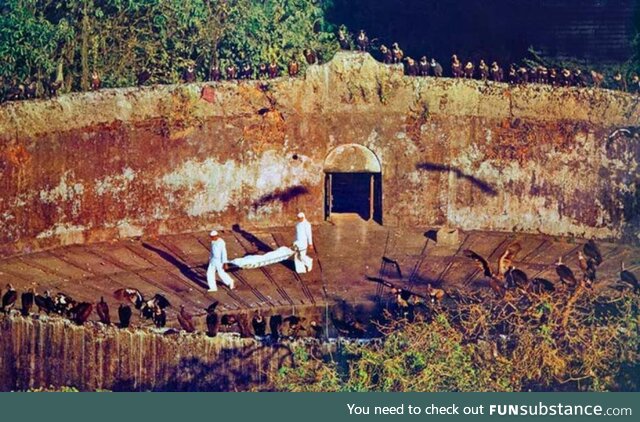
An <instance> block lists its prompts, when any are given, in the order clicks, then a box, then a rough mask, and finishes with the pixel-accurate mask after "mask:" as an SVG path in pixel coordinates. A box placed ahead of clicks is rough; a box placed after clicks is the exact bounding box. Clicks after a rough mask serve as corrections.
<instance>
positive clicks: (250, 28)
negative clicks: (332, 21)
mask: <svg viewBox="0 0 640 422" xmlns="http://www.w3.org/2000/svg"><path fill="white" fill-rule="evenodd" d="M228 24H229V26H230V28H231V30H230V31H227V32H226V33H225V35H224V36H223V37H222V41H221V43H220V47H221V48H220V58H221V61H222V63H223V64H224V63H229V62H233V63H238V62H242V61H245V60H249V61H252V62H254V63H258V62H271V61H275V62H277V63H278V64H279V65H280V66H281V67H285V66H286V64H287V63H288V62H289V60H291V59H296V60H298V61H299V62H304V58H303V57H302V54H301V53H302V51H303V49H305V48H311V49H314V50H316V51H318V53H319V55H320V56H321V57H324V58H328V57H330V56H331V55H333V53H334V52H335V50H336V46H335V36H334V35H333V28H332V27H331V26H329V25H328V24H327V23H326V22H325V20H324V10H323V7H322V6H321V5H320V4H319V2H318V1H317V0H316V1H309V0H279V1H273V0H271V1H270V0H265V1H243V0H236V1H235V2H233V7H232V8H231V9H230V13H229V16H228Z"/></svg>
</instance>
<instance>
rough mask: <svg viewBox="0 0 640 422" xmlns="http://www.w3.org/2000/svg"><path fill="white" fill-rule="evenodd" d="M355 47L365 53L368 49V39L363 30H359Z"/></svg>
mask: <svg viewBox="0 0 640 422" xmlns="http://www.w3.org/2000/svg"><path fill="white" fill-rule="evenodd" d="M356 45H357V47H358V51H363V52H364V51H367V49H368V48H369V37H367V34H366V33H365V32H364V29H361V30H360V33H359V34H358V37H357V38H356Z"/></svg>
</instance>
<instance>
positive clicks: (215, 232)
mask: <svg viewBox="0 0 640 422" xmlns="http://www.w3.org/2000/svg"><path fill="white" fill-rule="evenodd" d="M217 235H218V232H217V231H216V230H211V233H209V236H211V237H214V236H217Z"/></svg>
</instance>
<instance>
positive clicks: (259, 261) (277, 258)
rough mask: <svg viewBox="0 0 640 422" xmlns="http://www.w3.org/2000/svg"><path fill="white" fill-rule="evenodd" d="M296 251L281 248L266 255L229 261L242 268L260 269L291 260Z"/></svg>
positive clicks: (248, 256) (284, 247) (249, 256)
mask: <svg viewBox="0 0 640 422" xmlns="http://www.w3.org/2000/svg"><path fill="white" fill-rule="evenodd" d="M294 253H295V251H294V250H293V249H291V248H288V247H286V246H281V247H279V248H278V249H276V250H275V251H271V252H267V253H266V254H264V255H247V256H244V257H242V258H236V259H234V260H232V261H229V264H232V265H235V266H236V267H240V268H260V267H264V266H266V265H271V264H277V263H278V262H282V261H284V260H287V259H289V258H291V256H292V255H293V254H294Z"/></svg>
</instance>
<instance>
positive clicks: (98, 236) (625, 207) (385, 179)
mask: <svg viewBox="0 0 640 422" xmlns="http://www.w3.org/2000/svg"><path fill="white" fill-rule="evenodd" d="M204 89H206V90H208V92H207V95H205V96H203V95H202V93H203V90H204ZM211 94H212V95H211ZM639 119H640V105H639V98H638V97H637V96H631V95H628V94H624V93H620V92H613V91H607V90H595V89H590V88H552V87H548V86H539V85H528V86H515V87H514V86H508V85H506V84H493V83H483V82H480V81H464V80H453V79H435V78H410V77H406V76H403V74H402V70H401V68H399V67H394V66H385V65H382V64H380V63H378V62H376V61H375V60H373V59H372V58H371V57H370V56H369V55H367V54H357V53H344V52H343V53H338V54H337V55H336V57H335V58H334V59H333V60H332V61H331V62H329V63H328V64H326V65H322V66H311V67H310V68H309V69H308V70H307V72H306V75H304V76H303V77H300V78H296V79H292V78H280V79H277V80H270V81H248V82H223V83H215V84H190V85H179V86H157V87H146V88H131V89H117V90H103V91H101V92H98V93H81V94H70V95H64V96H61V97H59V98H57V99H53V100H37V101H28V102H18V103H7V104H4V105H2V106H0V253H1V254H3V255H8V254H14V253H25V252H28V251H31V250H36V249H40V248H45V247H52V246H57V245H61V244H69V243H85V242H93V241H102V240H111V239H115V238H122V237H135V236H143V235H145V236H147V235H154V234H166V233H178V232H187V231H195V230H203V229H208V228H212V227H219V228H228V227H230V226H231V225H232V224H236V223H239V224H242V225H244V226H245V227H251V226H255V227H258V226H262V227H264V226H279V225H286V224H290V223H291V221H292V218H293V216H294V215H295V213H296V212H297V211H298V210H304V211H306V214H307V216H308V217H309V218H310V220H312V221H313V222H320V221H322V219H323V218H324V210H323V206H324V189H325V183H324V179H325V174H324V169H325V158H326V157H327V156H328V155H329V153H330V152H331V151H332V150H334V149H335V148H336V147H338V146H340V145H344V144H359V145H362V146H364V147H366V148H368V149H369V150H370V151H372V152H373V153H374V154H375V156H376V157H377V159H378V161H379V163H380V165H381V170H382V190H383V198H382V202H383V204H382V208H383V222H384V224H385V225H398V226H433V225H442V224H450V225H453V226H459V227H461V228H463V229H488V230H501V231H511V230H516V231H526V232H541V233H546V234H553V235H575V236H582V237H591V236H594V237H597V238H610V239H623V240H625V241H633V242H638V241H640V237H639V236H640V235H639V233H638V232H639V227H640V217H639V214H640V212H639V210H640V189H638V186H639V184H640V180H639V179H640V176H639V175H638V173H639V172H638V164H639V163H640V141H639V140H638V139H637V137H636V138H634V137H633V136H627V135H626V132H624V133H623V134H622V135H620V136H617V137H614V138H611V139H609V140H608V136H609V134H611V133H612V132H613V131H614V130H616V129H618V128H623V127H631V128H632V129H633V128H635V127H636V126H638V122H639Z"/></svg>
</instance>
